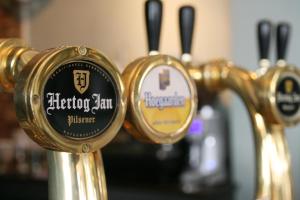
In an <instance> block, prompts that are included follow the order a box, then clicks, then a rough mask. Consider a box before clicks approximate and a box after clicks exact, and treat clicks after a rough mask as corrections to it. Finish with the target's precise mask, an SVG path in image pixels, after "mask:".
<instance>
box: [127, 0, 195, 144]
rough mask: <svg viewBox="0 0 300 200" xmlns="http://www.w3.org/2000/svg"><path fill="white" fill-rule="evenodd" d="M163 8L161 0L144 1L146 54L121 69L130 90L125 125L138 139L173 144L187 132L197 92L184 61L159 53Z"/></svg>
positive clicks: (128, 91) (193, 111)
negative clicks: (147, 51) (147, 49)
mask: <svg viewBox="0 0 300 200" xmlns="http://www.w3.org/2000/svg"><path fill="white" fill-rule="evenodd" d="M162 8H163V7H162V3H161V1H158V0H148V1H147V2H146V4H145V13H146V24H147V33H148V44H149V56H145V57H141V58H138V59H136V60H135V61H133V62H131V63H130V64H129V65H128V66H127V67H126V69H125V71H124V72H123V80H124V83H125V90H126V91H127V93H128V94H129V98H128V110H129V111H128V112H127V115H126V119H125V123H124V128H125V129H126V130H127V132H129V133H130V134H131V135H133V136H134V137H135V138H137V139H139V140H141V141H144V142H149V143H156V144H172V143H174V142H177V141H178V140H180V139H181V138H182V137H184V135H185V134H186V131H187V129H188V127H189V125H190V123H191V122H192V119H193V116H194V114H195V112H196V106H197V94H196V89H195V85H194V83H193V81H192V79H191V78H190V76H189V75H188V72H187V71H186V70H185V68H184V65H183V64H182V63H181V62H180V61H179V60H177V59H176V58H174V57H172V56H169V55H163V54H159V53H158V47H159V38H160V28H161V18H162Z"/></svg>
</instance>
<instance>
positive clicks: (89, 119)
mask: <svg viewBox="0 0 300 200" xmlns="http://www.w3.org/2000/svg"><path fill="white" fill-rule="evenodd" d="M0 60H1V62H0V87H1V89H2V90H3V91H5V92H12V93H14V102H15V106H16V112H17V118H18V121H19V123H20V125H21V127H22V128H23V129H24V130H25V132H26V133H27V134H28V135H29V137H30V138H31V139H32V140H34V141H35V142H36V143H38V144H39V145H40V146H42V147H44V148H45V149H47V152H48V154H47V156H48V166H49V183H48V187H49V199H51V200H56V199H59V200H61V199H63V200H70V199H72V200H83V199H99V200H100V199H101V200H106V199H107V191H106V182H105V174H104V168H103V162H102V157H101V153H100V150H99V149H100V148H102V147H103V146H105V145H106V144H107V143H109V142H110V141H111V140H112V139H113V138H114V136H115V135H116V134H117V132H118V130H119V129H120V127H121V125H122V123H123V120H124V118H125V112H126V95H125V90H124V85H123V83H122V80H121V74H120V73H119V72H118V70H117V68H116V67H115V65H114V64H112V62H111V61H110V60H109V59H108V58H106V57H105V56H104V55H103V54H102V53H99V52H98V51H97V50H95V49H91V48H87V47H83V46H80V47H79V46H78V47H77V46H63V47H59V48H52V49H48V50H45V51H42V52H38V51H36V50H33V49H31V48H30V47H28V46H27V45H26V44H25V43H24V42H22V41H21V40H19V39H3V40H0Z"/></svg>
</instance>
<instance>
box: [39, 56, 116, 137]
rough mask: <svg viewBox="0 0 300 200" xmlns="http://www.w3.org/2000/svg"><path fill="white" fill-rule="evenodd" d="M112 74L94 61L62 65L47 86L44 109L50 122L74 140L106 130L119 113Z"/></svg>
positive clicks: (62, 133)
mask: <svg viewBox="0 0 300 200" xmlns="http://www.w3.org/2000/svg"><path fill="white" fill-rule="evenodd" d="M116 90H117V86H116V83H115V82H114V79H113V78H112V76H111V75H110V74H109V73H108V72H107V71H106V70H105V69H104V68H103V67H101V66H99V65H98V64H95V63H93V62H90V61H73V62H69V63H67V64H64V65H62V66H60V67H58V68H57V69H56V70H55V71H54V72H53V73H52V74H51V75H50V77H49V79H48V81H47V82H46V84H45V87H44V94H43V96H44V97H43V98H44V100H43V103H44V112H45V114H46V117H47V119H48V122H49V123H50V125H51V126H52V127H53V128H54V129H55V130H56V131H57V132H58V133H60V134H61V135H63V136H65V137H69V138H73V139H80V138H90V137H93V136H97V135H99V134H101V133H103V132H104V131H105V130H106V128H108V127H109V125H110V124H111V123H112V121H113V120H114V118H115V116H116V111H117V107H118V105H117V102H118V98H119V97H118V93H117V91H116Z"/></svg>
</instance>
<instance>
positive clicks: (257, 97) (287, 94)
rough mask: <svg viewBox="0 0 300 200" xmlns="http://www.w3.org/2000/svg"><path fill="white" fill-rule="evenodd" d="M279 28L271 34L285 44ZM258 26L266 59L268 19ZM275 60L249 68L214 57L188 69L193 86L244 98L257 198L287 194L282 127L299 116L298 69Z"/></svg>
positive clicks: (285, 199)
mask: <svg viewBox="0 0 300 200" xmlns="http://www.w3.org/2000/svg"><path fill="white" fill-rule="evenodd" d="M260 27H264V28H260ZM266 27H267V28H266ZM279 27H280V26H279ZM280 29H281V30H284V31H280V30H279V31H278V33H279V34H280V35H278V36H277V38H279V39H278V40H279V42H280V45H278V46H279V47H280V48H282V47H285V46H286V44H285V43H286V41H287V39H283V38H286V35H288V29H286V28H283V29H282V28H280ZM258 31H259V33H258V35H263V36H264V37H262V39H261V38H260V40H259V43H260V47H263V48H261V49H263V52H264V56H261V58H263V59H266V58H267V56H266V55H268V54H267V53H268V50H267V49H268V48H266V47H267V46H268V44H269V43H268V41H266V40H269V38H268V37H269V36H270V35H271V33H270V31H271V27H270V23H269V22H267V23H265V22H264V23H263V25H262V24H261V23H260V24H259V26H258ZM260 31H263V33H262V32H260ZM281 34H284V35H285V36H283V35H281ZM265 36H267V37H265ZM278 51H279V52H281V53H280V55H281V56H280V58H282V57H284V56H282V55H285V49H284V48H283V49H278ZM260 63H262V62H260ZM264 63H268V62H264ZM278 63H279V62H277V65H275V66H274V67H269V66H268V65H265V64H260V66H261V67H260V68H265V69H264V70H258V71H256V72H252V71H248V70H245V69H242V68H241V67H238V66H236V65H234V64H233V63H232V62H229V61H226V60H217V61H212V62H209V63H207V64H203V65H201V66H200V67H199V68H198V69H193V70H192V71H191V70H189V72H190V73H191V76H192V77H193V78H194V80H195V81H196V82H197V86H198V87H200V88H207V89H208V90H209V91H212V92H218V91H221V90H224V89H231V90H233V91H234V92H236V93H237V94H238V95H239V96H240V97H241V99H242V100H243V102H244V103H245V106H246V108H247V110H248V112H249V116H250V120H251V123H252V129H253V134H254V141H255V150H256V195H255V199H257V200H258V199H259V200H261V199H272V200H278V199H279V200H292V199H293V187H292V185H293V184H292V178H291V170H290V168H291V166H290V165H291V164H290V155H289V151H288V147H287V142H286V138H285V136H284V127H285V126H291V125H295V124H296V123H298V122H299V120H300V111H299V107H300V106H299V103H300V101H299V99H300V98H299V97H300V96H299V95H300V91H299V88H300V72H299V70H298V69H297V68H296V67H295V66H293V65H290V64H287V63H286V62H284V63H283V62H281V63H283V64H281V65H278ZM262 66H263V67H262ZM265 66H266V67H265Z"/></svg>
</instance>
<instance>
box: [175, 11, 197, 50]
mask: <svg viewBox="0 0 300 200" xmlns="http://www.w3.org/2000/svg"><path fill="white" fill-rule="evenodd" d="M194 23H195V9H194V8H193V7H192V6H183V7H181V8H180V10H179V27H180V38H181V50H182V53H183V54H184V53H188V54H190V53H191V48H192V40H193V31H194Z"/></svg>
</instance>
